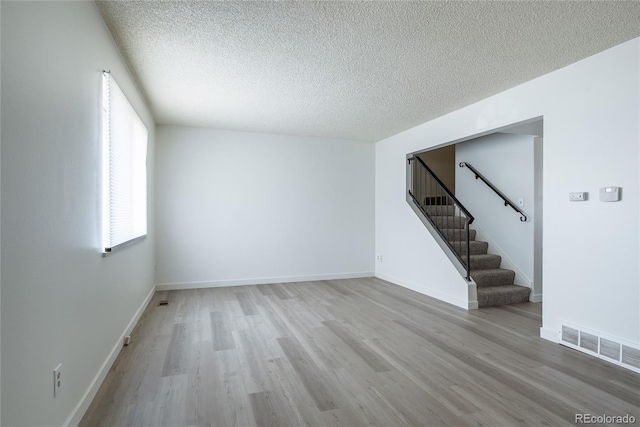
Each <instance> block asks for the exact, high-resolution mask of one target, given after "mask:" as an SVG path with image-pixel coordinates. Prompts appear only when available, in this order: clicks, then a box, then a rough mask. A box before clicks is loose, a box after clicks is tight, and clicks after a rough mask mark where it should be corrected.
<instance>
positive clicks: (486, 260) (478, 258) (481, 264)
mask: <svg viewBox="0 0 640 427" xmlns="http://www.w3.org/2000/svg"><path fill="white" fill-rule="evenodd" d="M469 261H470V262H471V270H488V269H493V268H500V263H502V257H501V256H500V255H493V254H471V255H470V256H469Z"/></svg>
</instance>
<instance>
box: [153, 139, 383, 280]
mask: <svg viewBox="0 0 640 427" xmlns="http://www.w3.org/2000/svg"><path fill="white" fill-rule="evenodd" d="M157 132H158V136H157V141H158V151H157V163H156V170H157V175H156V189H157V203H156V219H157V226H156V231H157V240H156V257H157V260H156V262H157V267H156V281H157V283H158V284H159V285H160V287H159V289H164V288H179V287H206V286H221V285H232V284H248V283H274V282H284V281H298V280H313V279H322V278H329V277H351V276H372V275H373V271H374V200H373V197H374V188H373V180H374V146H373V144H371V143H365V142H356V141H343V140H332V139H321V138H306V137H293V136H284V135H271V134H260V133H245V132H231V131H222V130H213V129H199V128H182V127H159V128H158V131H157Z"/></svg>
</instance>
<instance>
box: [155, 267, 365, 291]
mask: <svg viewBox="0 0 640 427" xmlns="http://www.w3.org/2000/svg"><path fill="white" fill-rule="evenodd" d="M374 275H375V273H374V272H373V271H362V272H358V273H335V274H318V275H314V276H286V277H264V278H253V279H237V280H214V281H209V282H183V283H158V284H157V285H156V290H157V291H176V290H180V289H202V288H222V287H226V286H247V285H268V284H272V283H292V282H314V281H318V280H337V279H360V278H363V277H373V276H374Z"/></svg>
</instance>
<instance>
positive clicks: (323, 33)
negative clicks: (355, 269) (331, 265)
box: [97, 1, 640, 141]
mask: <svg viewBox="0 0 640 427" xmlns="http://www.w3.org/2000/svg"><path fill="white" fill-rule="evenodd" d="M97 4H98V8H99V9H100V11H101V13H102V15H103V16H104V19H105V21H106V23H107V25H108V27H109V29H110V31H111V32H112V34H113V36H114V39H115V40H116V43H117V44H118V46H119V48H120V50H121V51H122V54H123V56H124V58H125V60H126V61H127V62H128V64H129V66H130V68H131V70H132V72H133V74H134V75H135V77H136V79H137V80H138V82H139V84H140V86H141V88H142V91H143V92H144V95H145V96H146V98H147V100H148V101H149V104H150V106H151V109H152V111H153V113H154V115H155V118H156V121H157V123H158V124H172V125H182V126H203V127H214V128H224V129H235V130H245V131H258V132H271V133H282V134H293V135H308V136H324V137H333V138H345V139H357V140H365V141H377V140H380V139H382V138H385V137H387V136H390V135H393V134H395V133H398V132H400V131H403V130H405V129H408V128H410V127H413V126H415V125H418V124H420V123H423V122H425V121H428V120H430V119H433V118H436V117H438V116H441V115H443V114H446V113H448V112H451V111H454V110H456V109H459V108H461V107H464V106H466V105H469V104H471V103H473V102H475V101H478V100H481V99H483V98H486V97H487V96H490V95H493V94H495V93H498V92H500V91H503V90H505V89H508V88H510V87H513V86H516V85H518V84H520V83H523V82H525V81H527V80H530V79H532V78H535V77H538V76H540V75H543V74H546V73H548V72H550V71H553V70H555V69H558V68H560V67H563V66H565V65H568V64H571V63H573V62H576V61H578V60H580V59H582V58H585V57H587V56H590V55H592V54H595V53H597V52H600V51H602V50H605V49H607V48H609V47H612V46H615V45H617V44H619V43H622V42H624V41H627V40H630V39H632V38H635V37H638V36H640V2H638V1H632V2H622V1H608V2H586V1H579V2H569V1H561V2H542V1H536V2H531V1H524V2H484V1H482V2H480V1H474V2H458V1H451V2H448V1H447V2H439V1H426V2H408V1H397V2H344V1H341V2H337V1H334V2H324V1H323V2H315V1H305V2H288V1H279V2H248V1H227V2H210V1H150V2H144V1H142V2H137V1H136V2H134V1H104V2H103V1H99V2H97Z"/></svg>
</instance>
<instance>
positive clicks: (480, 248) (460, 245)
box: [450, 240, 489, 255]
mask: <svg viewBox="0 0 640 427" xmlns="http://www.w3.org/2000/svg"><path fill="white" fill-rule="evenodd" d="M450 243H451V246H453V248H454V249H455V250H456V252H458V253H459V254H460V255H466V254H467V241H466V240H465V241H459V240H458V241H453V242H450ZM488 249H489V243H487V242H482V241H480V240H469V253H470V254H471V255H478V254H486V253H487V250H488Z"/></svg>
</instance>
